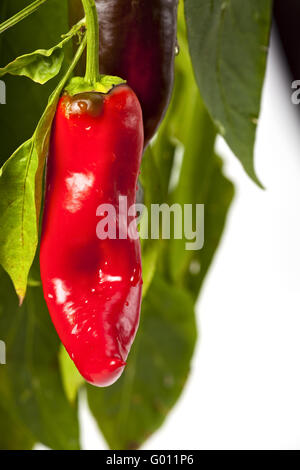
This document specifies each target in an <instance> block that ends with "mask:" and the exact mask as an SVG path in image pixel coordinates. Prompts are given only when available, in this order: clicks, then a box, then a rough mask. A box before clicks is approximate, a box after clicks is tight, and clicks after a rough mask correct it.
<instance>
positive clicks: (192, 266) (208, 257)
mask: <svg viewBox="0 0 300 470" xmlns="http://www.w3.org/2000/svg"><path fill="white" fill-rule="evenodd" d="M212 161H213V165H212V169H211V176H210V183H209V185H208V188H207V191H206V194H205V199H204V201H205V223H204V247H203V249H202V250H200V251H192V252H190V253H191V256H190V257H189V258H188V264H186V265H185V269H183V270H182V271H181V273H180V276H179V278H177V281H178V282H179V283H180V284H181V285H182V286H184V287H185V288H186V289H188V290H189V291H190V293H191V294H192V296H193V298H194V300H195V301H196V300H197V298H198V296H199V291H200V289H201V287H202V284H203V281H204V279H205V276H206V274H207V271H208V269H209V267H210V265H211V262H212V260H213V257H214V255H215V252H216V250H217V248H218V245H219V243H220V240H221V237H222V234H223V230H224V227H225V223H226V218H227V215H228V211H229V208H230V206H231V203H232V200H233V197H234V186H233V184H232V183H231V181H229V180H228V179H227V178H226V177H225V176H224V174H223V171H222V166H223V162H222V160H221V159H220V158H219V157H217V156H215V155H213V157H212ZM172 255H173V261H174V262H173V267H174V266H175V257H176V256H177V254H176V252H173V253H172Z"/></svg>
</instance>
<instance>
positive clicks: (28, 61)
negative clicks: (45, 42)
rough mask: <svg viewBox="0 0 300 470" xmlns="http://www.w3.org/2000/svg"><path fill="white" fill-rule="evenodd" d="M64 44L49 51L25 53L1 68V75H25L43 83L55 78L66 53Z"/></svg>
mask: <svg viewBox="0 0 300 470" xmlns="http://www.w3.org/2000/svg"><path fill="white" fill-rule="evenodd" d="M61 47H62V46H59V45H57V46H55V47H54V48H52V49H49V50H48V51H46V50H43V49H38V50H37V51H35V52H32V53H31V54H24V55H22V56H20V57H18V58H17V59H15V60H14V61H13V62H10V63H9V64H8V65H6V67H2V68H0V77H3V75H6V74H7V73H9V74H10V75H23V76H25V77H28V78H30V79H31V80H33V81H34V82H36V83H40V84H41V85H43V84H44V83H47V82H48V81H49V80H51V79H52V78H54V77H55V76H56V75H57V74H58V73H59V72H60V69H61V66H62V63H63V60H64V53H63V51H62V49H61Z"/></svg>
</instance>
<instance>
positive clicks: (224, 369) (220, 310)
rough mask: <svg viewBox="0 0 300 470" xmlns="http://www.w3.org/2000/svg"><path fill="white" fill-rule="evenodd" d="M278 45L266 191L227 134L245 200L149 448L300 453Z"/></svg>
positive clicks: (271, 79) (266, 129)
mask: <svg viewBox="0 0 300 470" xmlns="http://www.w3.org/2000/svg"><path fill="white" fill-rule="evenodd" d="M273 46H274V41H272V47H271V52H270V55H269V61H268V69H267V77H266V82H265V88H264V95H263V103H262V113H261V119H260V123H259V130H258V137H257V145H256V159H255V161H256V168H257V172H258V175H259V178H260V179H261V181H262V182H263V184H264V185H265V186H266V188H267V190H266V191H262V190H260V189H258V188H257V187H256V186H255V185H254V184H253V183H252V182H251V181H250V180H249V178H248V177H247V176H246V175H245V173H244V171H243V170H242V168H241V166H240V164H239V162H238V161H237V159H236V158H235V157H234V156H233V155H232V153H231V152H230V150H229V149H228V147H227V146H226V145H225V143H224V142H223V141H222V140H220V141H219V142H218V149H219V151H220V152H221V154H222V155H223V156H224V159H225V170H226V173H227V175H228V176H229V177H230V178H231V179H232V181H233V182H234V183H235V185H236V197H235V201H234V204H233V206H232V209H231V212H230V215H229V218H228V222H227V227H226V231H225V234H224V238H223V240H222V243H221V246H220V248H219V251H218V253H217V255H216V257H215V259H214V263H213V266H212V268H211V270H210V272H209V275H208V277H207V280H206V283H205V286H204V289H203V292H202V296H201V299H200V301H199V304H198V309H197V311H198V317H197V319H198V327H199V331H200V339H199V342H198V345H197V349H196V354H195V357H194V360H193V364H192V372H191V375H190V378H189V381H188V384H187V386H186V389H185V391H184V393H183V395H182V397H181V398H180V400H179V402H178V403H177V405H176V407H175V408H174V409H173V411H172V412H171V414H170V415H169V417H168V418H167V420H166V422H165V425H164V426H163V427H162V428H161V430H159V431H158V432H157V433H156V434H154V435H153V437H152V438H150V439H149V440H148V442H147V443H146V444H145V446H144V449H300V373H299V372H300V285H299V280H300V213H299V202H300V109H297V108H296V106H293V105H291V101H290V96H291V83H290V80H289V78H288V77H287V76H286V75H284V73H283V72H282V68H281V66H280V65H281V64H280V63H279V58H278V56H277V54H276V50H275V48H274V47H273ZM299 79H300V77H299ZM297 112H298V114H299V115H297ZM297 118H298V119H297ZM81 415H82V419H83V433H82V441H83V447H84V448H85V449H105V448H106V445H105V442H104V441H103V439H102V438H101V436H100V435H99V432H98V430H97V427H96V425H95V423H94V421H93V419H92V418H91V416H90V415H89V412H88V411H87V407H86V406H83V407H82V409H81Z"/></svg>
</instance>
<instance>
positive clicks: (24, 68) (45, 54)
mask: <svg viewBox="0 0 300 470" xmlns="http://www.w3.org/2000/svg"><path fill="white" fill-rule="evenodd" d="M82 26H83V22H82V21H81V22H80V23H78V24H77V25H75V26H74V27H73V28H72V29H71V31H70V32H69V33H67V34H66V35H65V37H64V39H63V40H62V41H61V42H60V43H59V44H57V45H56V46H54V47H52V48H51V49H48V50H45V49H38V50H37V51H35V52H32V53H30V54H24V55H22V56H20V57H17V58H16V59H15V60H14V61H12V62H10V63H9V64H8V65H6V66H5V67H3V68H0V77H3V76H4V75H6V74H10V75H23V76H25V77H28V78H30V79H31V80H33V81H34V82H36V83H40V84H42V85H43V84H45V83H47V82H48V81H49V80H51V79H52V78H54V77H55V76H56V75H57V74H58V73H59V72H60V70H61V66H62V63H63V60H64V52H63V50H62V48H63V47H64V46H65V44H66V43H67V42H68V41H69V40H70V39H71V38H73V37H74V36H75V35H76V34H78V32H79V30H80V28H81V27H82Z"/></svg>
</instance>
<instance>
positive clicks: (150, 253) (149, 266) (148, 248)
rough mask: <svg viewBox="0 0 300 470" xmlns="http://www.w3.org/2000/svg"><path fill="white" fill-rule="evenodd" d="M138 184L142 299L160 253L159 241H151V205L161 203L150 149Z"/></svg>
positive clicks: (160, 191)
mask: <svg viewBox="0 0 300 470" xmlns="http://www.w3.org/2000/svg"><path fill="white" fill-rule="evenodd" d="M140 182H141V184H142V187H143V191H144V206H145V208H144V213H143V215H142V218H141V222H140V226H139V233H140V238H141V248H142V265H143V297H144V296H145V295H146V293H147V291H148V288H149V286H150V284H151V282H152V279H153V276H154V274H155V271H156V265H157V261H158V257H159V251H160V246H161V244H160V241H159V240H152V239H151V226H150V222H151V219H150V215H151V204H155V203H159V202H161V201H162V197H163V196H162V188H161V184H160V173H159V170H158V168H157V165H156V162H155V160H154V155H153V153H152V151H151V148H150V147H148V149H147V150H146V152H145V154H144V156H143V161H142V167H141V175H140Z"/></svg>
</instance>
